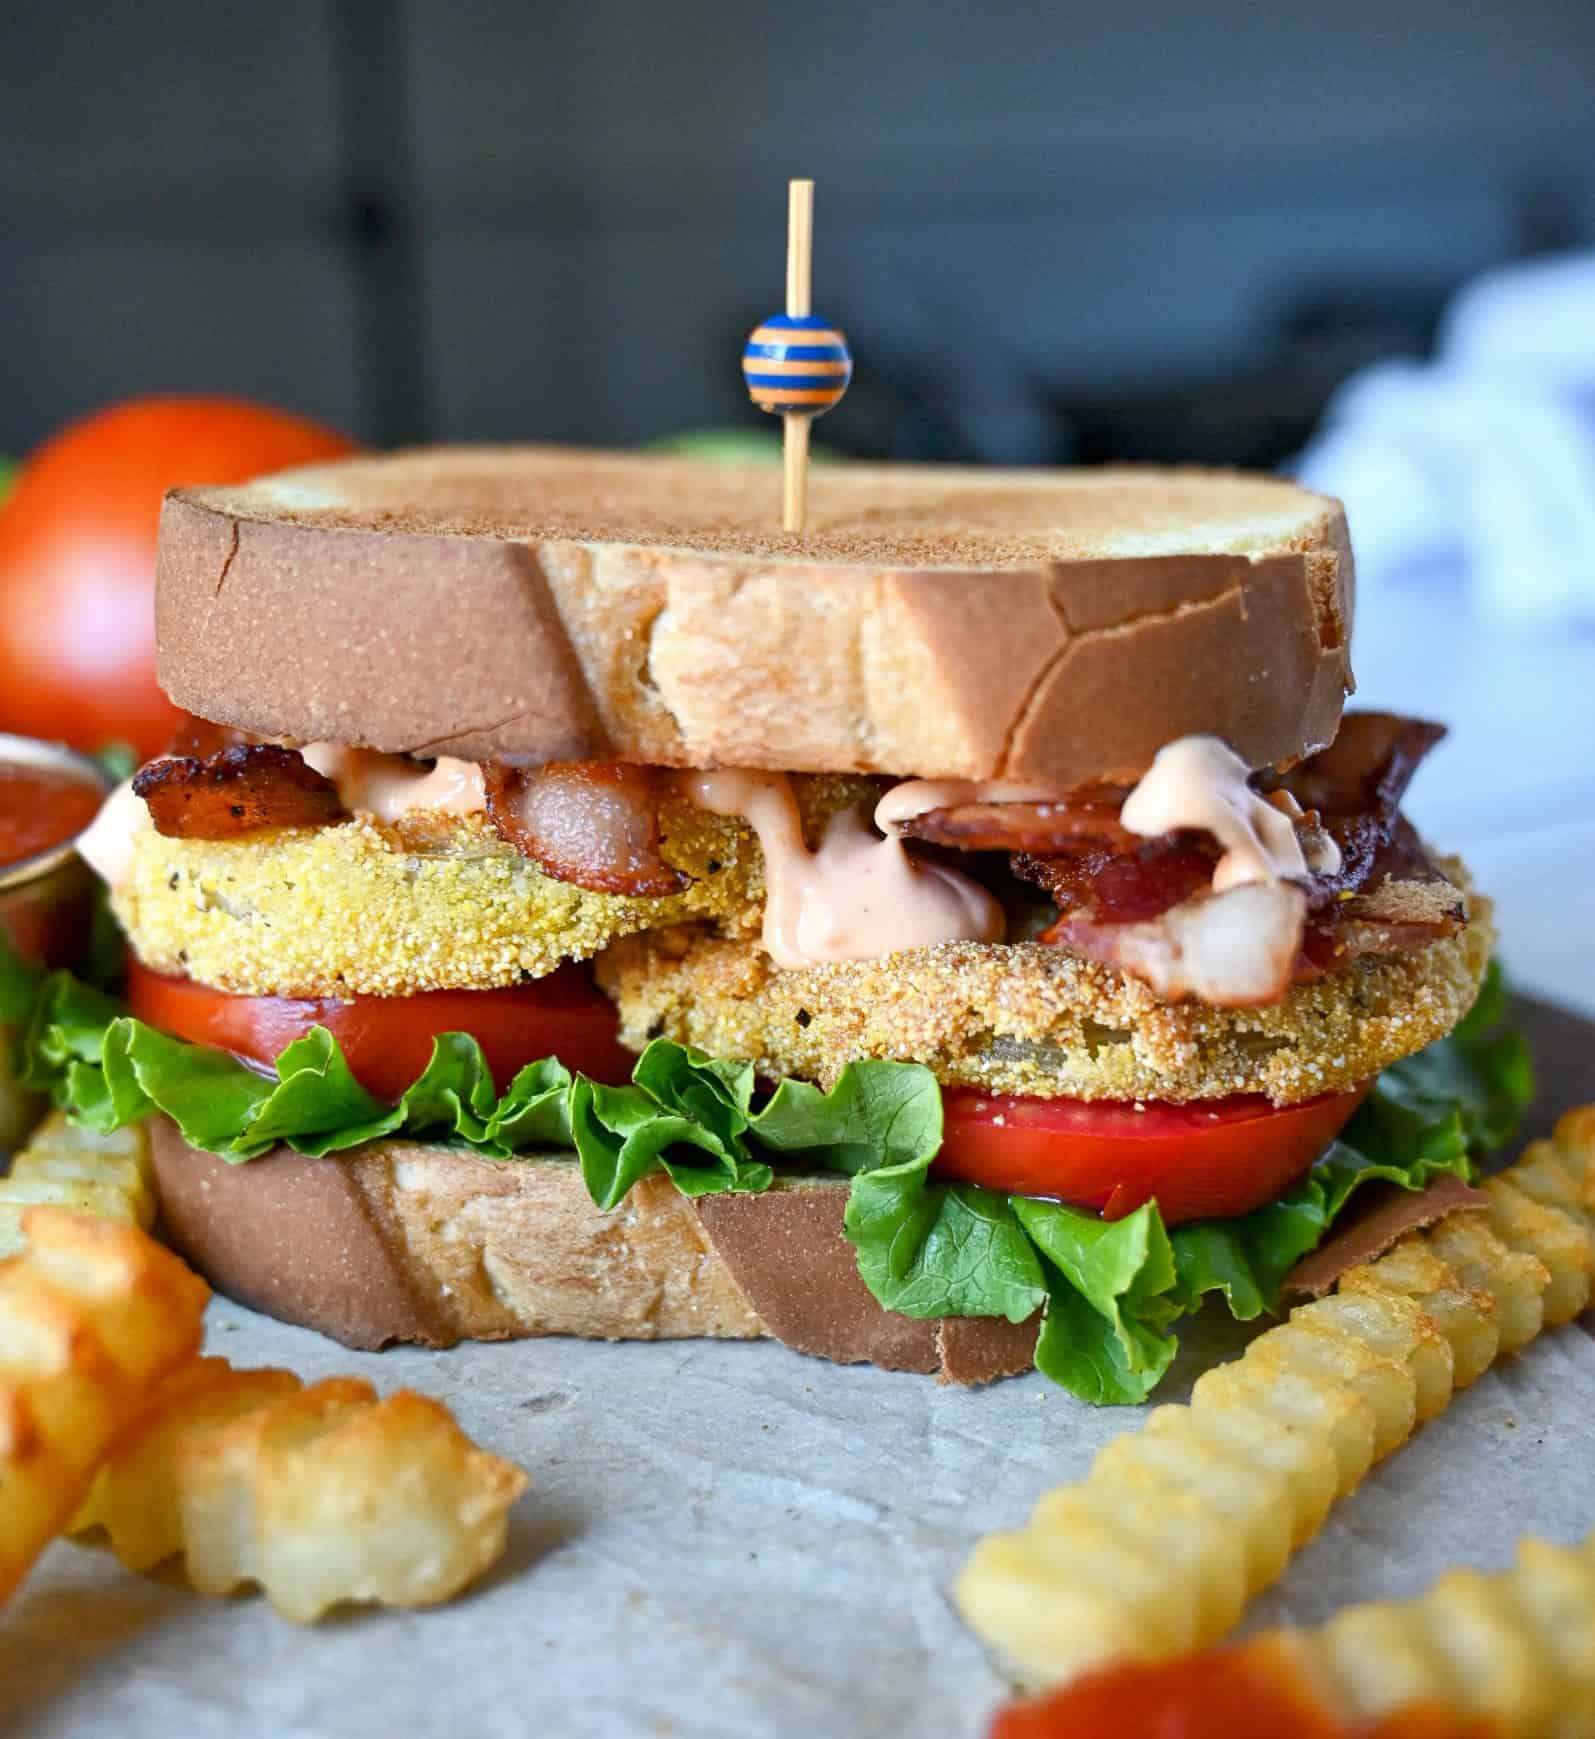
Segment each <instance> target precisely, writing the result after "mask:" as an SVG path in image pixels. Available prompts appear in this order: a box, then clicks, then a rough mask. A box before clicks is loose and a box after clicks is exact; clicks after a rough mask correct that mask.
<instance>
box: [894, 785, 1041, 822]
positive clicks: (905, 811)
mask: <svg viewBox="0 0 1595 1739" xmlns="http://www.w3.org/2000/svg"><path fill="white" fill-rule="evenodd" d="M1067 800H1068V799H1067V797H1066V795H1065V794H1064V793H1063V792H1061V791H1056V790H1054V789H1053V788H1052V787H1051V786H1050V785H1025V784H1020V783H1017V782H1016V781H1014V780H1011V779H905V780H903V782H902V783H901V784H899V785H894V786H893V787H892V788H891V790H890V791H888V792H887V793H886V795H885V796H884V797H882V798H881V800H880V802H879V803H877V804H876V805H875V825H876V826H877V827H878V828H879V829H880V830H881V832H882V833H896V832H897V831H898V830H899V829H900V828H901V827H902V825H903V823H904V822H905V821H912V820H914V819H915V817H916V816H920V815H928V814H930V813H931V811H932V810H936V809H957V808H961V807H962V806H963V805H964V804H966V803H981V804H984V803H1063V802H1067Z"/></svg>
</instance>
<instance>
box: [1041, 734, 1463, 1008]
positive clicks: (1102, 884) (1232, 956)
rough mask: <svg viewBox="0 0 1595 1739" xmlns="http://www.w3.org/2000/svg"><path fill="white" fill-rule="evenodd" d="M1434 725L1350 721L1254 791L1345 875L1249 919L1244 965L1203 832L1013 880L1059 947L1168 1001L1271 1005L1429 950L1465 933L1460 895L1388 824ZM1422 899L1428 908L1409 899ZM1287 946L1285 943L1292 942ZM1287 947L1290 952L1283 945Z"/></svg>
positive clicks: (1044, 861) (1317, 880)
mask: <svg viewBox="0 0 1595 1739" xmlns="http://www.w3.org/2000/svg"><path fill="white" fill-rule="evenodd" d="M1443 735H1444V729H1443V727H1441V726H1439V725H1432V724H1427V723H1425V722H1424V721H1422V720H1418V719H1405V718H1400V717H1397V716H1396V715H1394V714H1391V713H1352V714H1349V715H1348V716H1347V718H1346V719H1345V720H1344V721H1343V723H1342V728H1341V731H1340V734H1339V736H1337V737H1336V739H1335V742H1334V744H1333V745H1332V746H1331V747H1330V748H1329V749H1326V750H1324V751H1323V752H1322V753H1321V754H1319V755H1316V756H1313V757H1312V758H1311V759H1310V760H1308V761H1305V762H1303V763H1302V764H1301V765H1300V766H1298V767H1295V768H1293V769H1292V770H1291V771H1290V772H1289V773H1286V774H1284V775H1276V776H1271V777H1269V778H1266V779H1263V780H1259V782H1258V783H1259V785H1260V786H1262V787H1263V788H1265V789H1270V790H1275V791H1283V792H1288V793H1289V795H1290V796H1291V797H1293V798H1294V799H1295V800H1296V802H1297V804H1299V805H1300V806H1301V807H1302V808H1303V810H1304V811H1305V812H1306V813H1305V815H1304V818H1303V821H1302V823H1301V824H1300V825H1301V826H1302V827H1303V828H1306V827H1321V828H1322V829H1323V830H1324V832H1326V833H1327V834H1328V835H1329V837H1330V838H1332V839H1333V840H1334V842H1335V844H1336V845H1337V846H1338V847H1339V848H1340V853H1341V865H1340V868H1339V869H1338V870H1337V871H1335V872H1334V873H1333V874H1332V875H1316V876H1312V877H1309V878H1307V879H1306V880H1305V881H1304V882H1302V883H1300V884H1292V888H1293V890H1294V896H1293V908H1292V913H1289V914H1288V913H1287V911H1286V902H1284V901H1276V902H1274V903H1272V904H1270V905H1269V906H1268V907H1267V908H1266V909H1264V908H1262V907H1259V908H1258V910H1257V912H1256V913H1254V914H1253V915H1252V918H1251V920H1249V921H1252V922H1256V923H1259V924H1260V928H1259V929H1258V930H1257V932H1256V934H1255V937H1254V942H1253V946H1252V956H1251V959H1250V960H1249V961H1244V962H1243V961H1242V960H1241V959H1240V956H1239V954H1238V953H1237V951H1236V950H1235V948H1234V947H1232V944H1233V943H1234V942H1235V941H1236V939H1237V937H1238V936H1239V934H1240V933H1239V931H1237V930H1236V929H1235V928H1234V927H1233V925H1232V923H1231V919H1232V917H1233V916H1235V915H1236V914H1238V913H1239V912H1240V911H1241V909H1242V908H1241V906H1240V904H1239V903H1238V902H1237V903H1236V904H1234V905H1226V904H1225V903H1224V902H1225V901H1227V900H1229V899H1230V897H1231V895H1236V894H1240V893H1243V892H1245V891H1246V890H1245V889H1244V888H1236V889H1231V890H1229V893H1227V894H1224V895H1215V894H1213V893H1212V892H1211V891H1210V889H1211V880H1212V872H1213V866H1214V864H1215V862H1216V860H1217V849H1216V846H1215V845H1214V843H1213V842H1212V841H1211V840H1209V839H1208V838H1207V836H1206V835H1204V834H1199V833H1183V834H1182V833H1176V834H1169V835H1167V836H1165V837H1164V838H1162V839H1157V840H1141V841H1136V842H1135V843H1134V844H1133V847H1132V848H1131V849H1130V850H1127V851H1125V850H1114V849H1112V848H1111V847H1107V846H1093V847H1090V848H1087V849H1084V850H1080V849H1077V850H1075V851H1072V852H1054V853H1053V854H1051V855H1034V854H1019V855H1017V856H1015V857H1014V859H1013V870H1014V873H1015V874H1016V875H1019V876H1020V877H1022V878H1023V879H1025V880H1027V881H1030V882H1034V883H1035V884H1037V885H1038V886H1040V887H1043V888H1045V889H1046V890H1047V892H1048V893H1049V894H1050V895H1051V896H1052V898H1053V899H1054V900H1055V901H1056V902H1057V905H1058V908H1059V916H1058V918H1057V920H1056V921H1055V922H1054V923H1053V924H1052V925H1051V926H1050V928H1048V929H1047V930H1045V931H1043V932H1042V935H1041V940H1042V941H1044V942H1052V943H1059V944H1062V945H1064V946H1066V947H1069V948H1071V949H1073V950H1074V951H1075V952H1076V953H1078V954H1083V955H1085V956H1086V958H1088V959H1092V960H1100V961H1102V962H1104V963H1105V964H1108V965H1112V966H1117V967H1119V968H1120V969H1122V970H1124V971H1127V972H1132V973H1134V974H1135V975H1136V976H1138V977H1140V978H1142V979H1144V980H1145V981H1146V982H1147V983H1149V984H1151V985H1152V987H1153V988H1154V989H1155V990H1157V991H1158V993H1159V995H1161V996H1163V997H1165V998H1166V999H1168V1000H1171V1001H1172V1000H1176V999H1178V998H1180V997H1184V996H1194V997H1199V998H1200V999H1201V1000H1203V1001H1205V1002H1211V1003H1214V1004H1215V1005H1217V1006H1232V1005H1236V1004H1252V1003H1266V1002H1275V1001H1278V1000H1279V999H1280V998H1281V997H1283V996H1284V994H1285V993H1286V991H1287V990H1288V989H1289V988H1290V986H1291V984H1292V983H1301V982H1305V981H1307V980H1310V979H1313V978H1317V977H1321V976H1322V975H1323V974H1324V973H1325V972H1330V971H1333V970H1334V969H1335V968H1336V967H1339V966H1342V965H1344V964H1345V963H1346V962H1347V961H1348V960H1351V959H1354V958H1355V957H1356V956H1357V955H1359V954H1365V953H1391V952H1395V951H1398V950H1401V949H1406V948H1417V947H1423V946H1426V945H1427V944H1428V943H1430V942H1434V941H1437V940H1439V939H1440V938H1441V937H1443V936H1447V935H1451V934H1454V933H1455V931H1456V930H1457V929H1458V928H1459V927H1460V926H1461V925H1462V923H1463V922H1464V921H1465V908H1464V902H1463V898H1462V895H1461V892H1460V890H1457V889H1455V888H1453V887H1452V886H1451V884H1450V883H1449V882H1448V881H1447V879H1446V878H1445V876H1444V875H1443V874H1442V873H1441V872H1440V870H1439V869H1437V868H1436V867H1435V865H1434V864H1433V862H1432V861H1431V860H1430V858H1429V856H1428V854H1427V852H1425V850H1424V848H1423V844H1422V842H1421V841H1420V840H1419V838H1418V836H1417V834H1416V832H1415V831H1414V830H1413V829H1412V827H1411V826H1410V824H1409V823H1408V822H1407V821H1406V820H1405V819H1403V817H1402V816H1401V815H1400V814H1399V813H1398V812H1397V805H1398V804H1399V802H1400V801H1401V798H1402V796H1403V794H1404V793H1405V791H1406V789H1407V786H1408V785H1409V784H1410V783H1411V780H1412V776H1413V773H1414V772H1415V771H1416V769H1417V767H1418V765H1419V763H1420V762H1421V761H1422V760H1423V758H1424V756H1425V755H1426V754H1427V753H1428V752H1429V750H1430V749H1431V748H1433V746H1434V745H1435V744H1436V743H1437V742H1438V741H1439V740H1440V738H1441V737H1442V736H1443ZM1394 883H1400V884H1402V885H1403V887H1404V888H1405V889H1406V890H1407V891H1408V895H1409V897H1407V898H1405V899H1403V900H1400V901H1397V902H1391V901H1388V900H1383V899H1381V897H1380V892H1379V890H1381V889H1382V888H1385V887H1387V886H1390V885H1391V884H1394ZM1423 887H1428V888H1429V889H1431V890H1432V893H1431V894H1430V895H1429V896H1428V897H1423V896H1422V895H1418V896H1417V897H1411V896H1412V895H1414V894H1415V893H1416V890H1417V889H1419V888H1423ZM1292 938H1293V939H1292ZM1287 940H1290V946H1289V947H1288V948H1287V947H1286V942H1287Z"/></svg>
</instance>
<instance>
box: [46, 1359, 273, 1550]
mask: <svg viewBox="0 0 1595 1739" xmlns="http://www.w3.org/2000/svg"><path fill="white" fill-rule="evenodd" d="M303 1386H304V1385H303V1383H302V1382H301V1381H300V1379H299V1378H298V1377H296V1376H295V1375H294V1374H293V1373H292V1372H291V1371H277V1370H257V1371H237V1370H234V1369H233V1367H232V1366H231V1365H230V1364H228V1362H227V1361H226V1359H193V1360H191V1361H190V1362H189V1363H188V1364H186V1365H183V1366H182V1367H180V1368H179V1369H178V1370H176V1371H174V1372H173V1373H172V1375H171V1376H169V1377H168V1378H167V1379H166V1381H165V1382H164V1383H163V1384H162V1385H161V1387H160V1389H159V1390H158V1391H157V1393H156V1395H155V1398H154V1401H153V1402H152V1403H151V1406H150V1410H149V1412H148V1413H147V1414H146V1415H145V1417H144V1419H143V1420H141V1421H140V1423H139V1424H138V1426H137V1427H135V1429H134V1430H133V1431H132V1432H131V1433H130V1434H129V1435H128V1436H126V1437H124V1438H123V1440H122V1442H121V1444H120V1445H119V1446H118V1448H117V1450H116V1453H115V1455H113V1456H112V1458H111V1460H110V1461H108V1462H107V1463H106V1464H105V1465H104V1466H103V1467H102V1468H101V1469H100V1471H99V1473H98V1474H97V1475H96V1476H95V1479H94V1484H93V1487H92V1488H91V1490H90V1492H89V1496H88V1499H87V1501H86V1502H85V1503H84V1504H83V1506H82V1508H81V1509H80V1510H79V1511H78V1513H77V1514H76V1515H75V1516H74V1517H73V1518H72V1525H71V1527H70V1529H69V1530H68V1531H69V1532H70V1533H74V1534H80V1533H83V1532H85V1531H86V1530H88V1529H90V1528H104V1529H105V1531H106V1534H107V1535H108V1536H109V1538H110V1542H111V1549H112V1551H114V1552H115V1553H116V1555H117V1557H118V1558H119V1559H120V1560H121V1561H122V1563H123V1564H125V1565H126V1566H127V1568H128V1569H129V1570H152V1569H154V1568H155V1566H156V1565H157V1564H162V1563H164V1562H165V1561H166V1560H167V1559H168V1558H172V1557H175V1556H176V1555H177V1554H178V1553H179V1552H181V1551H182V1550H183V1519H182V1513H181V1490H180V1487H179V1483H178V1478H177V1466H178V1457H179V1455H180V1454H181V1452H182V1450H183V1447H184V1445H185V1444H187V1443H189V1442H191V1441H193V1440H194V1439H196V1438H198V1437H200V1436H202V1435H203V1434H204V1433H205V1432H207V1431H209V1430H212V1429H213V1428H215V1427H216V1426H218V1425H222V1424H225V1423H226V1422H227V1421H228V1420H231V1419H236V1418H238V1417H239V1416H240V1415H241V1414H244V1413H252V1412H255V1411H256V1410H257V1409H259V1408H261V1407H267V1406H270V1405H272V1404H273V1403H274V1402H277V1401H281V1400H283V1399H285V1398H286V1397H287V1396H289V1395H292V1394H294V1393H296V1392H297V1391H298V1390H299V1389H301V1388H303Z"/></svg>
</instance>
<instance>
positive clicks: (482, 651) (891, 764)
mask: <svg viewBox="0 0 1595 1739" xmlns="http://www.w3.org/2000/svg"><path fill="white" fill-rule="evenodd" d="M779 488H780V483H779V473H778V472H777V471H773V470H769V469H766V468H761V467H747V466H725V465H716V464H711V463H706V462H704V461H693V460H685V459H674V458H658V457H646V456H640V455H623V454H606V453H600V452H583V451H579V450H571V449H555V448H535V447H528V448H477V449H467V448H457V449H449V448H443V449H437V450H432V451H417V452H411V453H399V454H393V455H390V456H387V457H380V458H366V459H352V460H345V461H341V462H339V463H335V464H330V465H319V466H310V467H306V468H303V469H300V470H296V471H288V472H282V473H279V474H278V475H276V476H274V477H270V478H265V479H261V480H259V481H257V482H254V483H251V484H247V485H244V486H241V487H235V488H217V489H190V490H179V491H176V492H175V493H174V494H172V495H171V496H169V497H168V498H167V502H166V506H165V509H164V512H163V515H162V521H161V540H160V554H159V564H158V568H159V583H158V596H157V621H158V634H159V644H160V676H161V681H162V684H163V686H164V687H165V688H166V689H167V691H168V693H170V694H171V696H172V698H173V699H174V700H175V701H176V702H177V703H178V704H179V705H180V706H183V707H186V708H187V709H188V710H189V711H191V712H195V713H197V714H199V715H200V716H202V717H204V718H208V719H213V720H216V721H218V722H221V723H225V724H231V725H237V726H239V727H242V728H244V729H247V730H251V731H257V732H261V733H265V734H269V735H274V736H286V737H289V738H293V739H297V740H303V741H309V740H312V739H332V740H337V741H345V742H355V743H361V744H365V745H367V746H370V747H373V748H379V749H385V750H393V751H403V752H410V753H422V754H426V753H441V752H445V751H446V752H449V753H453V754H459V755H464V756H469V757H473V758H476V759H480V760H491V759H501V760H509V761H519V762H541V761H545V760H550V759H581V758H620V759H626V760H635V761H648V762H654V763H657V764H660V765H666V766H700V767H701V766H726V765H745V766H757V767H769V768H776V769H786V770H791V771H834V772H865V773H897V774H910V773H913V774H920V775H924V776H930V777H959V778H976V779H983V778H993V777H1008V778H1017V779H1036V780H1046V781H1049V782H1052V783H1056V784H1059V785H1063V786H1073V785H1076V784H1080V783H1082V782H1085V781H1089V780H1092V779H1098V778H1108V779H1133V778H1135V777H1137V776H1138V775H1139V774H1140V773H1141V772H1142V771H1144V770H1145V767H1146V766H1147V764H1148V763H1149V761H1150V760H1151V757H1152V755H1153V754H1154V753H1155V752H1156V750H1157V749H1158V748H1159V747H1161V746H1162V744H1163V743H1165V742H1167V741H1168V740H1169V739H1170V738H1172V737H1176V736H1180V735H1182V734H1185V733H1187V732H1191V731H1212V732H1215V733H1216V734H1218V735H1220V736H1223V737H1225V738H1226V739H1227V740H1228V741H1230V742H1231V743H1232V744H1233V746H1234V747H1235V748H1236V750H1237V751H1238V752H1239V753H1240V754H1241V755H1243V756H1244V757H1245V758H1246V759H1247V760H1248V761H1249V762H1251V763H1252V764H1253V765H1263V764H1266V763H1277V762H1284V761H1288V760H1292V759H1294V758H1296V757H1298V756H1301V755H1303V754H1306V753H1308V752H1310V751H1312V750H1313V749H1315V748H1317V747H1319V746H1321V745H1322V744H1324V743H1326V742H1327V741H1329V740H1330V738H1331V737H1332V736H1333V735H1334V732H1335V728H1336V725H1337V722H1338V720H1339V716H1340V710H1341V705H1342V702H1343V699H1344V696H1345V693H1346V692H1347V690H1348V688H1349V686H1350V682H1351V673H1350V666H1349V663H1348V655H1347V643H1348V641H1349V638H1350V630H1351V613H1352V565H1351V557H1350V551H1349V547H1348V544H1347V539H1346V529H1345V520H1344V516H1343V514H1342V512H1341V509H1340V507H1339V505H1338V504H1337V503H1335V502H1332V501H1329V500H1326V499H1324V498H1322V497H1320V496H1316V495H1312V494H1310V493H1308V492H1307V491H1305V490H1302V489H1299V488H1297V487H1295V486H1294V485H1292V484H1290V483H1286V482H1281V481H1278V480H1275V479H1270V478H1264V477H1248V476H1241V475H1236V474H1228V473H1215V472H1202V471H1160V470H1151V469H1144V470H1142V469H1136V470H1101V471H1066V470H1047V471H1042V470H1038V471H985V470H966V469H958V468H953V467H934V466H903V465H897V466H882V465H865V464H849V465H839V466H836V467H830V468H826V469H825V470H823V471H820V472H817V473H816V475H815V477H814V478H813V480H812V485H811V490H810V527H809V530H808V531H807V532H806V533H805V534H804V535H803V536H801V537H794V536H788V535H786V534H783V533H781V532H779V531H777V530H775V529H774V527H776V526H777V525H778V524H779V521H780V512H779V500H778V493H779Z"/></svg>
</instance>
